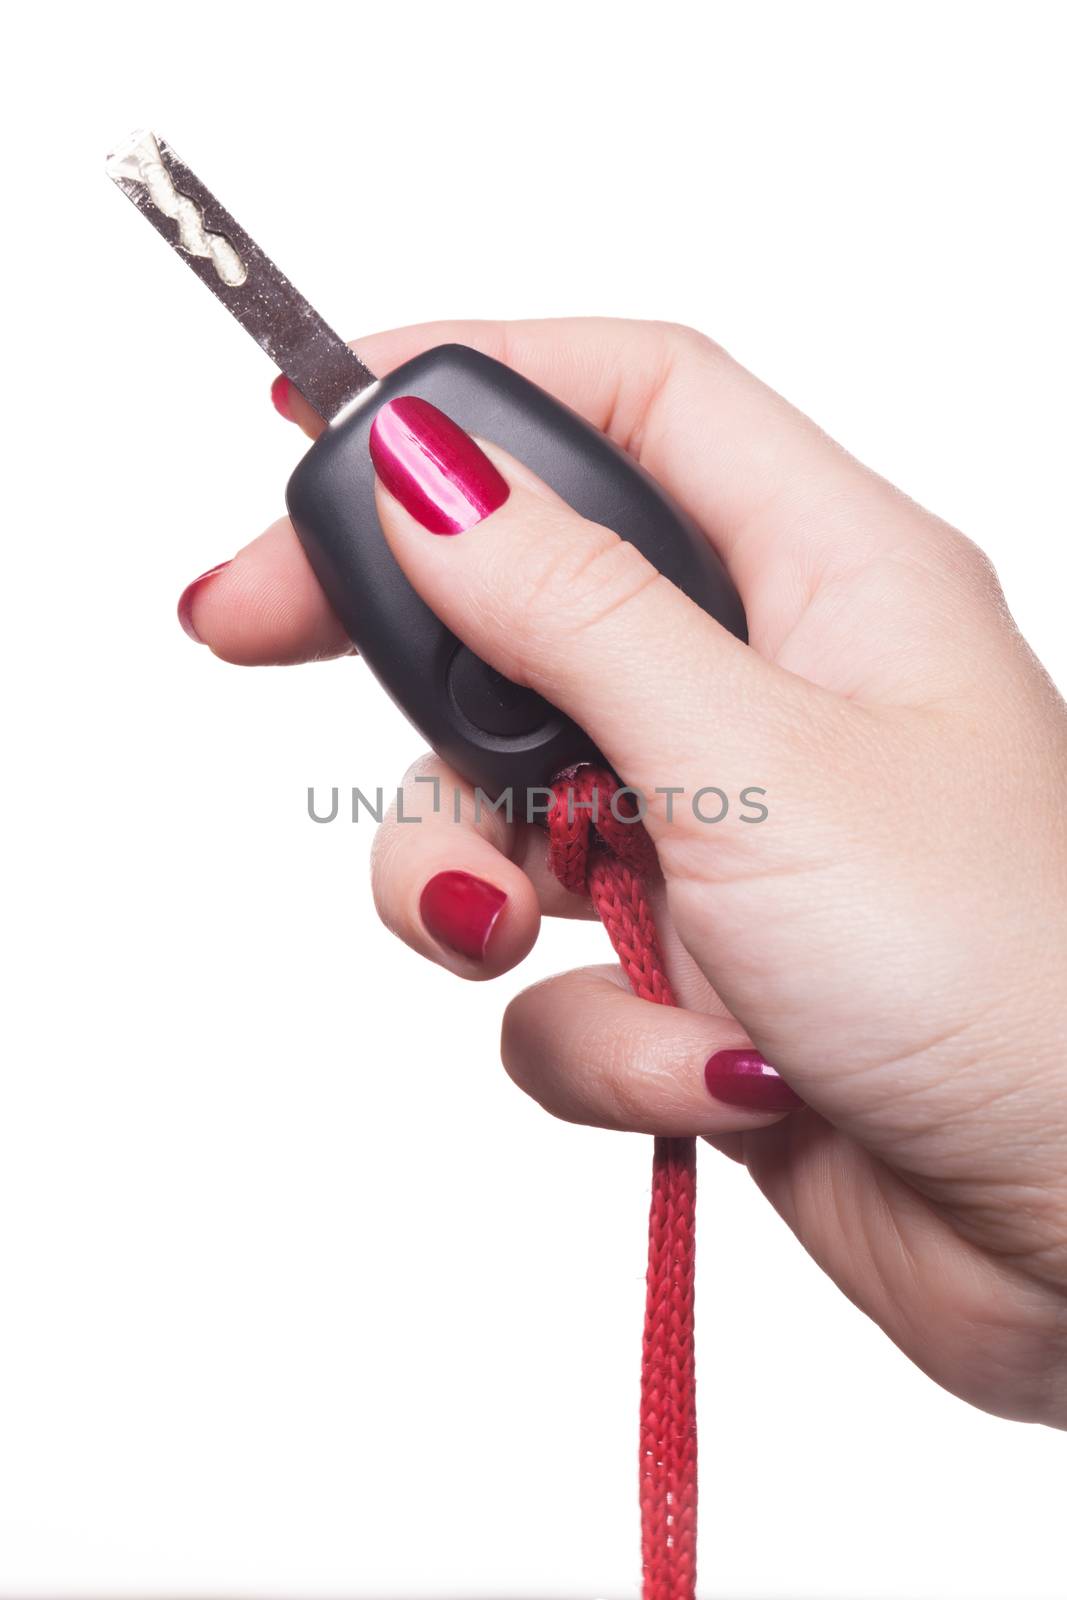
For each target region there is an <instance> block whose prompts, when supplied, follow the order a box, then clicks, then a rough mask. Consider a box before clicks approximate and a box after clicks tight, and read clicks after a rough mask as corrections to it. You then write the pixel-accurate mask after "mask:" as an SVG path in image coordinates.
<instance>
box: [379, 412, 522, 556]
mask: <svg viewBox="0 0 1067 1600" xmlns="http://www.w3.org/2000/svg"><path fill="white" fill-rule="evenodd" d="M370 453H371V460H372V461H373V462H374V470H375V472H376V473H377V474H378V476H379V478H380V479H381V480H382V482H383V483H384V485H385V487H386V488H387V489H388V490H389V493H390V494H392V495H394V496H395V497H396V499H397V500H399V501H400V504H401V505H402V506H403V507H404V509H405V511H410V513H411V515H412V516H413V517H414V518H415V519H416V520H417V521H418V522H421V523H422V525H423V527H424V528H429V530H430V532H431V533H464V532H465V531H466V530H467V529H468V528H473V527H474V525H475V523H476V522H481V521H482V519H483V518H484V517H487V516H488V515H489V513H490V512H491V511H495V510H496V509H497V507H498V506H502V505H503V504H504V501H505V500H506V499H507V497H508V495H509V493H510V490H509V489H508V485H507V482H506V480H505V479H504V478H502V477H501V476H500V474H499V472H498V471H497V470H496V468H495V467H494V465H493V463H492V462H491V461H490V459H489V457H488V456H487V455H486V454H485V451H484V450H479V448H478V446H477V445H476V444H475V442H474V440H473V439H472V438H471V437H470V435H469V434H466V433H464V432H463V429H462V428H458V427H457V426H456V424H455V423H454V422H453V421H452V418H451V417H446V416H445V414H444V412H443V411H438V409H437V407H436V406H432V405H431V404H430V402H429V401H428V400H420V399H418V398H417V397H416V396H415V395H403V396H402V397H401V398H400V399H399V400H390V401H388V402H387V403H386V404H385V405H384V406H382V408H381V410H380V411H379V412H378V415H377V416H376V417H375V419H374V426H373V427H372V428H371V431H370Z"/></svg>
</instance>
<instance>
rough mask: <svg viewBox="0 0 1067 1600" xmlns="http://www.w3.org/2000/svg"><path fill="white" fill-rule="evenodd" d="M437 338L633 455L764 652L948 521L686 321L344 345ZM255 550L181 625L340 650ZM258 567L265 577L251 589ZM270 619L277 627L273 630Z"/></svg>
mask: <svg viewBox="0 0 1067 1600" xmlns="http://www.w3.org/2000/svg"><path fill="white" fill-rule="evenodd" d="M447 342H459V343H463V344H467V345H470V346H473V347H474V348H477V349H479V350H482V351H484V352H485V353H487V354H489V355H491V356H494V357H496V358H497V359H499V360H501V361H503V362H504V363H505V364H507V365H510V366H512V367H514V368H515V369H516V370H518V371H520V372H523V373H524V374H525V375H526V376H528V377H530V378H532V379H533V380H534V382H536V383H539V384H541V385H542V386H543V387H544V388H546V389H548V390H549V392H550V393H553V394H555V395H557V396H558V397H559V398H560V399H562V400H564V401H565V402H566V403H567V404H569V405H571V406H573V407H574V408H575V409H576V410H577V411H579V412H580V413H581V414H582V415H583V416H585V417H586V418H588V420H590V421H591V422H593V423H594V424H595V425H596V426H598V427H600V428H602V429H603V430H604V431H606V432H607V433H608V434H609V435H610V436H611V437H612V438H613V439H615V440H616V442H617V443H619V444H621V445H622V446H623V447H624V448H626V449H628V450H630V451H631V452H632V453H633V454H634V455H635V456H636V457H637V458H638V459H639V460H640V461H641V462H642V463H643V465H645V466H647V467H648V469H649V470H650V471H651V472H652V474H653V476H655V477H656V478H658V479H659V481H660V482H661V483H662V484H663V485H664V487H665V488H667V489H669V490H670V491H671V492H672V493H673V494H674V495H676V496H677V498H678V499H679V500H680V501H682V503H683V504H685V505H686V506H687V508H688V509H689V510H690V511H692V513H693V514H694V516H695V517H696V518H697V520H698V521H699V522H700V523H701V524H702V526H703V527H704V528H705V529H706V531H707V532H708V534H709V536H710V537H711V538H712V539H713V540H714V542H715V543H716V545H717V547H718V548H719V550H720V553H721V554H722V555H723V557H724V559H725V561H726V563H727V565H728V567H729V568H730V571H731V574H732V576H733V577H734V580H735V582H736V583H737V584H738V587H739V588H740V590H741V593H742V598H743V599H744V601H745V605H746V609H747V611H748V615H749V628H750V635H751V637H752V639H753V641H754V643H756V645H757V646H758V647H759V648H760V649H761V650H762V651H763V652H764V653H769V652H770V651H772V650H774V649H776V648H777V647H778V646H779V645H780V644H781V642H782V641H783V639H784V638H785V637H786V636H787V635H788V633H789V631H790V629H791V627H792V626H793V625H794V624H795V622H796V619H797V616H798V615H799V613H800V611H801V610H802V609H803V607H804V605H805V603H806V602H807V600H808V599H809V598H810V595H811V594H812V593H813V592H814V590H815V589H816V588H817V587H818V585H819V583H820V581H821V580H822V579H823V578H825V577H826V576H827V575H828V574H830V573H832V572H835V571H841V570H847V569H850V568H854V567H856V566H858V565H862V564H863V563H864V562H865V561H867V560H869V559H870V558H871V556H872V553H874V552H877V551H885V550H889V549H893V548H899V547H900V546H901V544H902V543H907V542H908V541H909V540H927V541H929V540H930V539H931V538H934V537H936V536H938V530H940V535H941V536H944V535H946V534H948V533H950V530H944V529H942V528H941V525H940V524H938V523H937V522H936V519H934V518H931V517H929V516H928V515H927V514H926V513H925V512H922V511H921V510H920V509H919V508H918V507H916V506H914V505H912V504H911V503H910V502H908V501H906V500H905V499H904V498H903V497H902V496H900V495H898V494H897V493H896V491H894V490H893V489H891V488H890V486H889V485H888V484H886V483H885V482H884V481H883V480H881V479H879V478H878V477H876V476H875V475H874V474H873V473H870V472H868V471H867V470H866V469H865V468H863V467H861V466H860V465H859V464H858V463H857V462H855V461H853V460H852V459H851V458H850V457H849V456H847V455H846V454H845V453H844V452H843V451H842V450H841V449H840V448H839V447H838V446H836V445H835V444H834V443H833V442H832V441H831V440H829V439H827V438H826V437H825V435H823V434H822V433H821V432H820V430H819V429H818V428H816V427H815V425H814V424H813V423H812V422H811V421H810V420H809V419H808V418H806V417H804V416H802V415H801V414H800V413H799V412H797V411H796V410H794V408H793V407H792V406H790V405H788V403H787V402H786V401H785V400H783V399H782V398H781V396H779V395H777V394H775V393H774V392H773V391H772V390H770V389H768V388H767V387H766V386H765V385H764V384H762V383H760V382H759V380H758V379H756V378H755V377H753V376H752V375H751V374H750V373H748V372H746V371H745V370H744V369H743V368H741V367H739V366H738V365H737V364H736V363H735V362H734V361H732V360H731V359H730V357H729V356H727V355H726V354H725V352H724V351H722V350H721V349H719V348H718V347H717V346H716V345H714V344H713V343H712V342H711V341H710V340H708V339H706V338H704V337H703V336H702V335H700V334H697V333H694V332H693V331H692V330H690V329H686V328H679V327H677V326H674V325H672V324H666V323H641V322H625V321H621V320H612V319H607V318H604V319H597V318H586V319H578V318H575V319H566V320H556V321H551V320H546V321H529V322H511V323H503V322H436V323H424V324H421V325H420V326H417V327H409V328H401V329H397V330H394V331H392V332H389V333H382V334H376V335H373V336H371V337H369V338H365V339H361V340H359V341H357V348H358V351H359V354H360V356H361V357H362V359H363V360H365V361H366V362H367V364H368V366H370V368H371V370H372V371H375V372H378V373H382V374H384V373H387V372H390V371H392V370H393V369H394V368H395V367H397V366H398V365H400V364H401V363H402V362H404V361H407V360H409V359H410V358H411V357H413V356H415V355H418V354H420V353H421V352H422V351H424V350H426V349H429V348H431V347H432V346H434V345H439V344H443V343H447ZM273 393H274V400H275V404H276V406H277V408H278V409H279V411H281V413H282V414H283V415H284V416H287V417H289V418H291V419H292V420H293V421H295V422H297V423H298V424H299V425H300V426H301V427H302V428H303V429H304V431H305V432H306V433H307V434H308V436H309V437H311V438H314V437H316V436H317V434H318V433H319V432H320V431H321V429H322V427H323V423H322V419H321V418H320V417H318V415H317V414H316V413H315V412H314V411H313V409H312V408H311V407H310V406H309V405H308V403H307V402H306V401H305V400H304V398H303V397H302V396H301V395H300V394H299V393H298V391H297V390H295V389H294V388H293V387H292V385H291V384H289V382H288V380H287V379H284V378H282V379H279V380H278V381H277V382H276V384H275V388H274V391H273ZM283 526H284V525H283ZM273 532H274V530H272V533H273ZM288 541H289V543H290V544H291V547H292V548H291V550H290V551H289V552H288V555H289V557H291V559H292V563H293V565H292V568H291V571H292V572H293V573H294V575H295V574H296V573H298V572H299V573H300V574H301V575H304V569H303V568H301V567H300V564H299V562H298V561H297V556H296V539H295V535H293V534H292V533H291V532H289V534H288ZM960 542H961V541H958V540H957V543H960ZM257 543H258V542H257ZM285 543H286V541H285V539H284V538H282V536H281V535H280V534H279V535H278V537H277V539H276V540H275V541H274V544H273V548H272V551H271V554H272V556H274V557H276V558H277V557H280V556H281V555H283V554H284V545H285ZM254 552H256V545H255V544H253V545H251V546H249V547H247V549H246V550H244V551H242V552H241V554H240V555H239V557H237V558H236V560H235V562H234V565H236V566H237V567H238V571H237V572H228V575H227V576H226V578H225V581H220V582H218V583H216V582H215V580H214V579H212V580H211V584H210V588H211V590H212V591H213V593H212V604H211V605H210V606H208V604H207V601H206V598H205V597H206V594H207V592H208V585H206V584H205V585H204V586H203V589H202V590H201V591H198V592H197V594H196V595H195V597H194V599H193V600H192V601H190V602H189V603H188V604H187V607H186V609H187V611H188V612H189V613H190V617H189V619H188V620H190V621H191V622H192V624H193V626H192V628H191V629H190V630H189V631H191V632H193V633H194V636H197V637H199V638H200V639H202V640H203V641H204V642H205V643H207V644H209V645H210V646H211V648H212V649H213V650H215V651H216V652H217V653H218V654H219V655H222V656H225V657H226V658H227V659H231V660H238V661H242V662H248V663H254V662H259V661H263V662H268V661H269V662H275V661H278V662H280V661H293V660H298V659H303V658H316V657H322V656H328V655H332V654H337V653H338V651H339V650H341V649H345V648H347V644H346V643H345V642H344V640H343V636H342V635H341V633H340V630H339V628H338V625H337V623H336V620H335V619H334V618H333V616H332V613H331V612H330V610H329V607H328V606H326V605H325V602H324V601H322V600H321V599H320V600H318V602H317V603H316V602H314V601H313V600H312V599H310V598H309V597H307V596H305V597H304V598H303V600H300V602H299V616H298V617H292V618H290V617H288V616H287V615H286V614H285V613H284V612H283V611H281V610H279V608H278V601H277V595H276V593H275V592H274V590H273V576H274V575H276V574H277V575H280V573H279V569H276V568H275V567H273V566H271V565H268V566H267V567H266V568H263V569H260V568H257V567H254V566H253V565H252V562H253V560H254V559H255V557H254ZM261 578H266V579H270V580H271V586H270V587H269V588H268V589H267V590H266V591H265V592H264V593H263V594H262V595H260V594H259V593H258V592H257V584H258V582H259V580H260V579H261ZM190 587H191V588H196V586H195V585H193V586H190ZM187 593H188V592H187ZM242 597H243V604H244V607H245V611H244V617H243V619H241V620H239V621H238V622H236V623H235V624H234V625H233V627H232V629H231V624H230V622H229V620H228V618H227V616H226V607H227V606H228V605H229V604H230V603H231V602H234V603H237V602H238V601H239V600H241V599H242ZM183 598H184V597H183ZM194 602H195V603H194ZM276 623H279V624H281V625H282V626H283V627H284V629H285V632H284V634H283V635H279V636H275V634H274V632H273V628H274V626H275V624H276ZM297 623H299V626H297V625H296V624H297ZM231 632H232V634H233V635H234V637H233V638H231Z"/></svg>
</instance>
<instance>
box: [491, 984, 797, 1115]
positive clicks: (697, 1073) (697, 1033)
mask: <svg viewBox="0 0 1067 1600" xmlns="http://www.w3.org/2000/svg"><path fill="white" fill-rule="evenodd" d="M744 1042H745V1041H744V1035H743V1034H742V1033H741V1030H740V1029H739V1027H738V1025H737V1023H736V1022H734V1021H733V1020H732V1019H730V1018H728V1017H726V1018H724V1017H710V1016H704V1015H703V1014H701V1013H699V1012H693V1011H682V1010H680V1009H678V1008H676V1007H673V1006H654V1005H649V1003H648V1001H647V1000H639V999H638V998H637V997H636V995H633V994H631V993H630V991H629V990H628V989H627V988H625V987H624V980H623V979H622V977H621V974H620V973H619V969H618V968H617V967H587V968H585V969H584V970H582V971H580V972H568V973H564V974H563V975H562V976H560V977H556V978H549V979H547V980H546V981H545V982H544V983H539V984H537V985H535V987H534V988H532V989H527V990H526V991H525V993H523V994H521V995H519V996H518V998H517V999H515V1000H513V1001H512V1002H511V1004H510V1005H509V1006H508V1008H507V1011H506V1012H505V1014H504V1026H503V1033H502V1037H501V1053H502V1056H503V1060H504V1066H505V1068H506V1069H507V1072H508V1074H509V1076H510V1077H511V1078H513V1079H514V1081H515V1082H516V1083H517V1084H518V1085H519V1087H520V1088H521V1089H524V1090H525V1091H526V1093H527V1094H529V1095H532V1096H533V1098H534V1099H535V1100H537V1101H538V1102H539V1103H540V1104H541V1105H542V1106H544V1108H545V1110H546V1111H550V1112H551V1113H552V1115H553V1116H557V1117H562V1118H563V1119H564V1120H565V1121H567V1122H581V1123H587V1124H590V1125H592V1126H594V1127H598V1128H617V1129H623V1130H626V1131H629V1132H633V1133H660V1134H673V1135H679V1136H681V1135H688V1134H702V1135H705V1136H716V1135H720V1134H726V1133H731V1132H738V1131H741V1132H744V1131H747V1130H750V1129H754V1128H763V1127H767V1126H769V1125H770V1124H771V1123H773V1122H777V1121H780V1120H781V1117H782V1116H784V1115H786V1114H787V1113H786V1112H785V1111H784V1110H778V1111H756V1110H752V1109H750V1108H748V1107H746V1106H738V1105H734V1104H729V1103H727V1102H726V1101H724V1100H720V1099H717V1098H715V1097H714V1096H713V1095H712V1094H711V1093H710V1092H709V1089H708V1087H707V1079H706V1075H705V1069H706V1066H707V1063H708V1061H709V1059H712V1058H716V1057H717V1056H719V1054H720V1053H721V1052H724V1051H730V1050H738V1049H739V1048H740V1047H742V1046H743V1045H744ZM709 1077H710V1079H711V1081H712V1082H714V1081H715V1074H714V1073H712V1074H710V1075H709ZM783 1088H784V1086H783ZM786 1093H788V1091H786ZM791 1104H794V1105H795V1104H798V1102H796V1101H794V1100H791Z"/></svg>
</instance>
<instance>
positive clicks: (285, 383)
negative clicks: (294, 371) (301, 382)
mask: <svg viewBox="0 0 1067 1600" xmlns="http://www.w3.org/2000/svg"><path fill="white" fill-rule="evenodd" d="M270 397H271V399H272V400H273V401H274V409H275V411H277V412H278V413H279V414H280V415H281V416H283V417H284V418H285V420H286V422H292V420H293V413H292V411H291V410H290V409H289V379H288V378H287V377H286V376H285V373H284V372H279V374H278V376H277V377H276V378H275V380H274V382H273V383H272V384H271V386H270Z"/></svg>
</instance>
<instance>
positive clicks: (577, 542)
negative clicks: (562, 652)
mask: <svg viewBox="0 0 1067 1600" xmlns="http://www.w3.org/2000/svg"><path fill="white" fill-rule="evenodd" d="M662 581H663V580H662V579H661V578H660V575H659V573H657V571H656V569H655V568H654V567H653V566H652V565H651V563H650V562H648V561H646V560H645V558H644V556H643V555H642V554H641V552H640V551H639V550H638V549H636V547H635V546H634V545H632V544H629V543H627V541H626V540H624V539H620V538H619V537H618V535H617V534H615V533H612V532H611V530H610V529H608V528H602V527H600V526H598V525H597V524H595V523H587V524H586V525H585V529H584V531H583V536H582V537H581V538H575V537H573V535H571V536H570V537H567V538H564V539H561V540H559V541H558V542H556V543H555V548H554V550H553V551H552V552H551V554H550V556H549V557H548V559H545V560H542V561H541V562H540V563H539V565H538V567H537V569H536V570H535V572H534V573H533V575H532V580H531V582H530V583H529V584H528V586H527V589H526V592H525V594H524V595H523V599H522V618H523V631H524V635H525V637H526V638H527V639H528V640H529V641H530V642H531V644H533V645H534V646H535V647H538V646H540V647H544V646H545V645H548V646H549V647H550V648H552V649H553V650H554V649H556V648H558V647H559V646H560V645H561V644H563V645H566V644H569V643H573V642H574V641H575V640H577V639H580V638H582V637H584V636H587V635H589V634H592V633H595V632H598V631H600V630H602V629H603V628H604V627H605V626H606V625H607V624H608V623H609V622H613V621H615V620H617V619H618V617H619V614H620V613H624V612H627V611H629V610H630V608H631V607H632V606H633V604H634V602H635V601H637V600H638V599H639V598H640V597H641V596H642V595H643V594H644V592H645V591H646V590H647V589H648V588H650V587H651V586H652V585H653V584H656V583H658V582H662Z"/></svg>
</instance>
